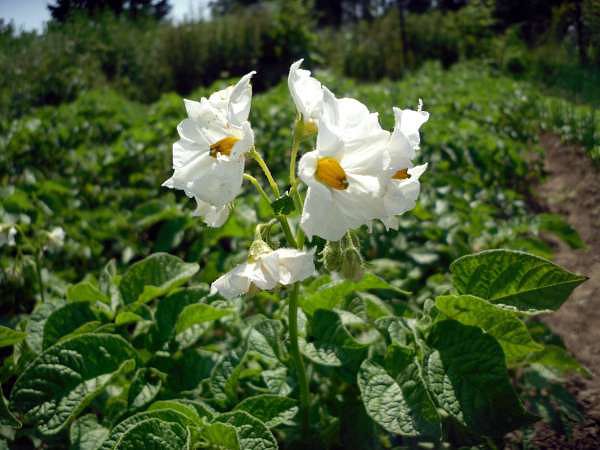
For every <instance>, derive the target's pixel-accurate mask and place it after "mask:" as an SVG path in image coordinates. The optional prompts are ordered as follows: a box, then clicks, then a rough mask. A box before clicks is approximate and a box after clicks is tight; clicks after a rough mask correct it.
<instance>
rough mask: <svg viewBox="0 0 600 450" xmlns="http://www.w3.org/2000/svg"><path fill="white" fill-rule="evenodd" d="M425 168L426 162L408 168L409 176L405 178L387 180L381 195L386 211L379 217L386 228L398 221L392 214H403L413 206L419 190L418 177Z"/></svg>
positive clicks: (395, 224)
mask: <svg viewBox="0 0 600 450" xmlns="http://www.w3.org/2000/svg"><path fill="white" fill-rule="evenodd" d="M426 169H427V164H422V165H420V166H416V167H413V168H411V169H408V173H409V175H410V178H407V179H405V180H394V179H391V180H390V181H389V183H388V185H387V188H386V193H385V195H384V197H383V201H384V206H385V211H386V213H385V215H384V216H383V217H381V220H382V222H383V223H384V224H385V225H386V227H387V228H393V229H395V228H397V226H398V221H397V220H393V218H394V216H398V215H400V214H404V213H405V212H407V211H410V210H411V209H413V208H414V207H415V205H416V202H417V198H418V197H419V193H420V191H421V183H420V182H419V178H420V177H421V175H423V173H424V172H425V170H426Z"/></svg>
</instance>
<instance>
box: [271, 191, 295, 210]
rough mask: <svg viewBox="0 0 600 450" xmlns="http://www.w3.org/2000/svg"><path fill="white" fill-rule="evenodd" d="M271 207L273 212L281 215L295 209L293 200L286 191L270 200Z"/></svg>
mask: <svg viewBox="0 0 600 450" xmlns="http://www.w3.org/2000/svg"><path fill="white" fill-rule="evenodd" d="M271 208H273V212H274V213H275V214H283V215H288V214H291V213H292V212H294V210H295V209H296V208H295V207H294V200H293V199H292V197H290V195H289V194H288V193H287V192H286V193H285V194H283V195H282V196H281V197H279V198H277V199H276V200H274V201H273V202H271Z"/></svg>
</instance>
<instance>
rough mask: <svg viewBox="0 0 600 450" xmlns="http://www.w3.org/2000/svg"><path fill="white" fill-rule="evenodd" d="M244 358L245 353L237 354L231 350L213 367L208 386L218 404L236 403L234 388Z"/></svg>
mask: <svg viewBox="0 0 600 450" xmlns="http://www.w3.org/2000/svg"><path fill="white" fill-rule="evenodd" d="M244 359H245V354H243V355H239V354H238V353H236V352H234V351H232V352H230V353H228V354H226V355H225V356H223V357H222V358H221V360H220V361H219V362H218V363H217V365H216V366H215V367H214V368H213V370H212V373H211V375H210V383H209V386H210V390H211V392H212V394H213V395H214V397H215V401H216V402H217V403H218V404H220V405H222V406H226V405H228V404H233V403H236V401H237V392H236V390H237V385H238V380H239V377H240V373H241V371H242V363H243V362H244Z"/></svg>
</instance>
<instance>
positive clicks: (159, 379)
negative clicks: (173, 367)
mask: <svg viewBox="0 0 600 450" xmlns="http://www.w3.org/2000/svg"><path fill="white" fill-rule="evenodd" d="M165 378H166V375H165V374H164V373H162V372H161V371H159V370H156V369H154V368H153V367H144V368H142V369H138V370H137V371H136V373H135V375H134V377H133V380H132V381H131V385H130V386H129V392H128V404H129V407H130V408H131V409H133V410H139V409H141V408H143V407H144V406H146V405H148V404H149V403H150V402H151V401H152V400H154V398H155V397H156V396H157V395H158V393H159V392H160V389H161V388H162V385H163V381H164V380H165Z"/></svg>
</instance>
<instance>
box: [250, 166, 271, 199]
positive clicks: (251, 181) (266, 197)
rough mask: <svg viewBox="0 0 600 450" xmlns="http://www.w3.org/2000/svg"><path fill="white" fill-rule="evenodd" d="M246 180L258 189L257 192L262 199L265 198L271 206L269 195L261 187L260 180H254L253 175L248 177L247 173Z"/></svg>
mask: <svg viewBox="0 0 600 450" xmlns="http://www.w3.org/2000/svg"><path fill="white" fill-rule="evenodd" d="M244 179H245V180H248V181H249V182H250V183H252V184H253V185H254V187H255V188H256V190H257V191H258V193H259V194H260V195H261V196H262V198H264V199H265V200H266V202H267V203H268V204H269V205H270V204H271V198H270V197H269V196H268V195H267V193H266V192H265V190H264V189H263V188H262V186H261V185H260V183H259V182H258V180H257V179H256V178H254V177H253V176H252V175H248V174H247V173H245V174H244Z"/></svg>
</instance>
